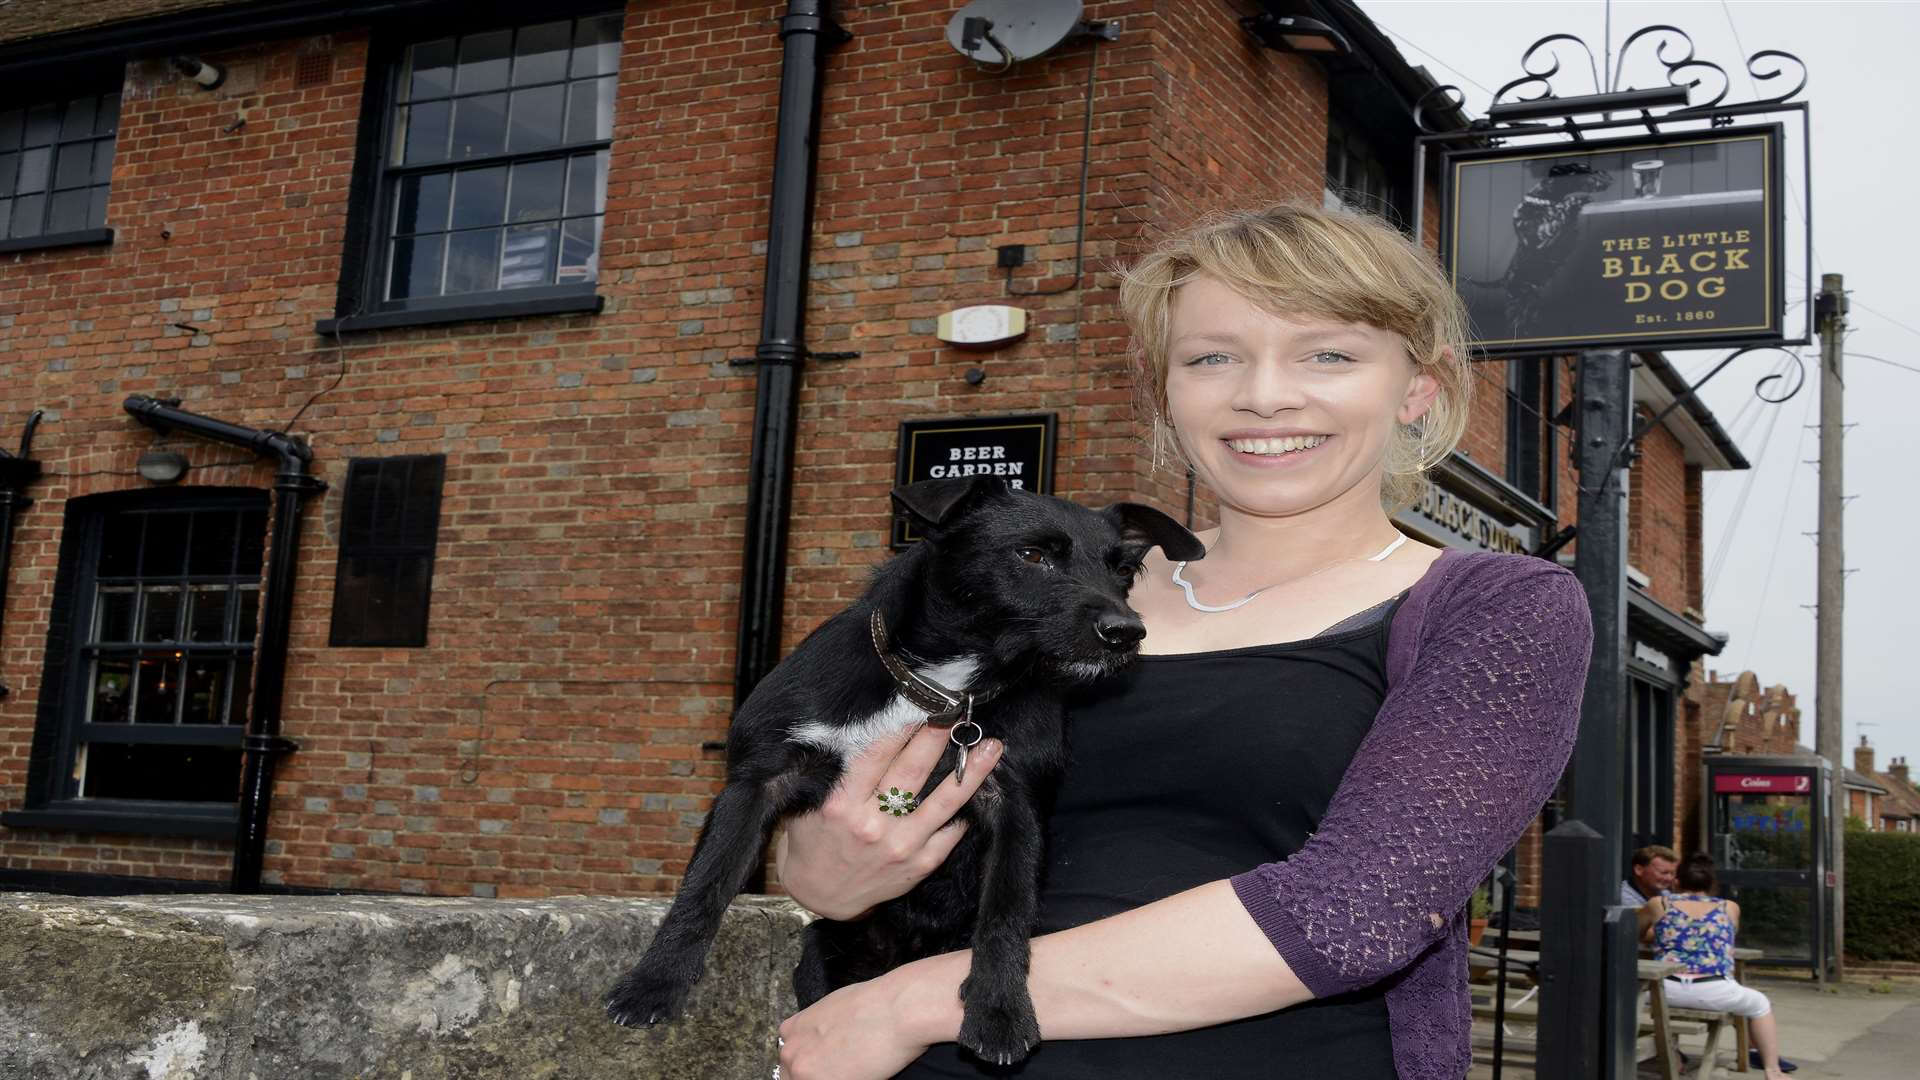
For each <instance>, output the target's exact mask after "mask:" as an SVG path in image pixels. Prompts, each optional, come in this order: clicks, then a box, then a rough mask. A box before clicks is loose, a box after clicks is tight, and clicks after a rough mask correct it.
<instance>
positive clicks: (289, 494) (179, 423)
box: [126, 394, 327, 893]
mask: <svg viewBox="0 0 1920 1080" xmlns="http://www.w3.org/2000/svg"><path fill="white" fill-rule="evenodd" d="M126 410H127V412H128V413H130V414H132V415H133V417H134V418H135V419H137V420H139V421H140V422H141V423H142V424H145V425H147V426H148V427H150V428H153V429H154V430H155V431H158V432H161V433H163V434H164V433H166V432H169V431H175V430H178V431H184V432H186V433H187V434H189V435H197V436H199V437H201V438H203V439H210V440H212V441H214V442H221V443H227V444H228V445H231V446H238V447H240V448H242V449H244V450H250V451H252V452H253V453H255V454H258V455H260V456H261V457H272V458H275V459H276V460H277V461H278V462H279V466H280V467H279V469H278V471H276V472H275V474H274V477H273V538H272V540H271V542H270V546H269V547H268V549H267V587H266V594H265V596H263V597H262V598H261V602H260V645H259V648H257V649H256V650H254V668H253V670H254V678H253V697H252V698H251V701H252V702H253V704H252V706H251V707H250V708H249V709H248V710H247V733H246V737H245V738H244V739H243V740H242V741H241V744H240V745H241V748H242V749H244V750H245V751H246V757H245V762H244V765H243V766H242V772H241V778H240V823H239V827H238V829H237V830H236V833H235V836H234V849H233V879H232V886H231V887H232V890H233V891H234V892H236V893H254V892H259V891H260V866H261V862H262V860H263V858H264V856H265V854H266V849H267V819H268V817H269V814H270V813H271V811H272V809H273V770H274V762H275V760H276V759H277V758H278V757H279V756H280V755H281V754H287V753H292V752H293V751H295V750H297V749H299V745H298V744H297V743H295V742H294V741H293V740H291V739H287V738H282V737H281V735H280V702H281V698H282V697H283V696H284V692H285V689H286V681H287V640H288V637H289V628H290V627H291V626H292V622H293V582H294V571H295V569H296V556H298V554H299V551H300V510H301V506H302V504H303V503H304V502H305V500H306V499H307V497H309V496H312V495H318V494H319V493H321V492H323V491H325V490H327V484H326V481H324V480H321V479H320V478H319V477H317V476H309V475H307V466H308V465H309V464H311V463H312V461H313V451H312V450H310V449H308V447H307V444H306V443H305V442H304V441H302V440H300V439H298V438H295V437H293V436H291V435H287V434H285V433H283V432H278V431H262V430H260V429H258V428H250V427H242V426H240V425H238V424H230V423H227V422H226V421H224V420H215V419H214V418H212V417H210V416H201V415H199V414H197V413H190V412H187V411H186V410H184V409H182V408H180V407H179V403H178V402H177V401H160V400H156V399H154V398H150V397H146V396H145V395H142V394H135V395H133V396H132V397H130V398H128V399H127V402H126Z"/></svg>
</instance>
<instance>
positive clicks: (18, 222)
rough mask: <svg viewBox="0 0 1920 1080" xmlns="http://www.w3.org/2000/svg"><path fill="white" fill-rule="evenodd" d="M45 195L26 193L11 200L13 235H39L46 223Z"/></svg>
mask: <svg viewBox="0 0 1920 1080" xmlns="http://www.w3.org/2000/svg"><path fill="white" fill-rule="evenodd" d="M46 217H47V197H46V196H45V195H27V196H23V197H21V198H18V199H15V200H13V233H12V235H14V236H39V235H40V234H41V232H43V231H44V229H43V228H42V227H43V226H44V225H45V224H46Z"/></svg>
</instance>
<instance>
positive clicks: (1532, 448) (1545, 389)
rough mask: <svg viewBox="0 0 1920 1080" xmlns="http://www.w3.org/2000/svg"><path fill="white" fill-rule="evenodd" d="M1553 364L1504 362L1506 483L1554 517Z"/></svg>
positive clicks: (1557, 472)
mask: <svg viewBox="0 0 1920 1080" xmlns="http://www.w3.org/2000/svg"><path fill="white" fill-rule="evenodd" d="M1559 365H1560V362H1559V361H1558V360H1549V359H1544V358H1539V357H1533V358H1529V359H1523V360H1510V361H1508V362H1507V482H1508V483H1510V484H1512V485H1513V486H1514V487H1516V488H1518V489H1519V490H1520V491H1521V492H1522V493H1523V494H1525V495H1526V496H1527V497H1528V498H1530V499H1533V500H1534V501H1536V502H1538V503H1540V505H1542V506H1545V507H1546V508H1547V509H1549V510H1552V511H1554V512H1556V513H1558V512H1559V498H1560V484H1559V477H1560V470H1559V468H1558V467H1557V466H1558V461H1557V460H1556V458H1557V455H1558V452H1559V450H1558V445H1557V439H1556V435H1557V432H1556V430H1555V427H1554V422H1553V417H1554V414H1555V413H1556V412H1557V411H1558V409H1559V403H1560V387H1559Z"/></svg>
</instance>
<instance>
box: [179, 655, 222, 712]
mask: <svg viewBox="0 0 1920 1080" xmlns="http://www.w3.org/2000/svg"><path fill="white" fill-rule="evenodd" d="M229 664H230V661H228V660H227V658H226V657H224V656H219V657H213V656H202V657H198V658H196V659H193V660H189V661H187V665H186V669H187V670H186V680H187V681H186V702H185V705H184V711H183V712H182V713H181V715H180V722H181V723H183V724H224V723H226V706H227V667H228V665H229Z"/></svg>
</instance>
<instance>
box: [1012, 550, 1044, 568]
mask: <svg viewBox="0 0 1920 1080" xmlns="http://www.w3.org/2000/svg"><path fill="white" fill-rule="evenodd" d="M1014 554H1015V555H1018V556H1020V559H1021V561H1022V562H1030V563H1032V564H1033V565H1035V566H1051V565H1053V560H1052V559H1049V558H1047V553H1046V552H1045V551H1042V550H1041V549H1039V548H1037V547H1023V548H1021V549H1019V550H1018V551H1016V552H1014Z"/></svg>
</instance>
